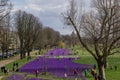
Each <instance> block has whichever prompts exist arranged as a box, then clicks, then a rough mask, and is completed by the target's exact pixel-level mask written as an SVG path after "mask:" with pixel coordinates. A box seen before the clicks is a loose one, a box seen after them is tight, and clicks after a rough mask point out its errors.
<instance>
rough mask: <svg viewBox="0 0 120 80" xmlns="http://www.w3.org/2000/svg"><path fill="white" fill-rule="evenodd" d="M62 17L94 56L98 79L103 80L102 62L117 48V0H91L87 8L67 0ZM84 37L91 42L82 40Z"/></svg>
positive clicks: (119, 44)
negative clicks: (90, 6) (68, 3)
mask: <svg viewBox="0 0 120 80" xmlns="http://www.w3.org/2000/svg"><path fill="white" fill-rule="evenodd" d="M81 5H82V4H81ZM63 17H64V20H65V24H67V25H69V26H72V27H73V28H74V30H75V31H76V33H77V36H78V38H79V41H80V42H81V45H83V47H84V48H85V49H86V50H87V51H88V52H89V53H90V54H91V55H92V56H93V58H94V59H95V60H96V62H97V64H98V69H99V75H101V76H102V80H106V76H105V70H104V66H106V63H107V59H108V56H110V55H113V54H115V53H119V52H120V51H119V48H120V0H92V11H89V12H88V11H85V10H84V8H82V7H80V6H77V4H76V3H75V0H71V1H70V6H69V8H68V10H67V11H66V12H65V13H63ZM85 38H86V39H87V40H88V41H90V42H91V43H92V44H91V45H90V44H88V42H87V43H86V41H85V40H84V39H85ZM91 46H93V49H92V48H91Z"/></svg>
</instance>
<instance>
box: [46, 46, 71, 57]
mask: <svg viewBox="0 0 120 80" xmlns="http://www.w3.org/2000/svg"><path fill="white" fill-rule="evenodd" d="M70 53H71V50H70V49H60V48H56V49H52V50H49V51H48V52H46V53H45V55H49V56H50V55H51V56H52V55H53V56H60V55H69V54H70Z"/></svg>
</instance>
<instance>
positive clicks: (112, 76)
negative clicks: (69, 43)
mask: <svg viewBox="0 0 120 80" xmlns="http://www.w3.org/2000/svg"><path fill="white" fill-rule="evenodd" d="M75 62H77V63H82V64H92V65H93V64H96V61H95V60H94V58H93V57H92V56H88V55H87V56H85V55H81V56H80V60H75ZM115 65H117V67H118V70H117V71H115V69H114V66H115ZM110 66H112V67H113V69H112V70H111V69H110ZM97 71H98V70H97ZM105 71H106V78H107V80H120V77H119V76H120V56H118V55H113V56H110V57H109V58H108V68H107V69H106V70H105ZM83 74H84V73H83ZM86 80H93V79H92V76H91V75H90V77H89V78H86Z"/></svg>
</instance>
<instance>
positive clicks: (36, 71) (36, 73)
mask: <svg viewBox="0 0 120 80" xmlns="http://www.w3.org/2000/svg"><path fill="white" fill-rule="evenodd" d="M38 74H39V71H38V69H36V70H35V75H36V77H38Z"/></svg>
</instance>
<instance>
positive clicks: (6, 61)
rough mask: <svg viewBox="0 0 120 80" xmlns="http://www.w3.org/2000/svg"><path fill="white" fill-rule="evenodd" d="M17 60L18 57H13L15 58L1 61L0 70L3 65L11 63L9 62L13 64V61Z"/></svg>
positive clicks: (0, 77)
mask: <svg viewBox="0 0 120 80" xmlns="http://www.w3.org/2000/svg"><path fill="white" fill-rule="evenodd" d="M18 59H19V55H18V56H15V57H11V58H9V59H6V60H2V61H0V68H1V67H2V66H5V65H7V64H9V63H11V62H14V61H16V60H18ZM2 78H3V76H0V80H1V79H2Z"/></svg>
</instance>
